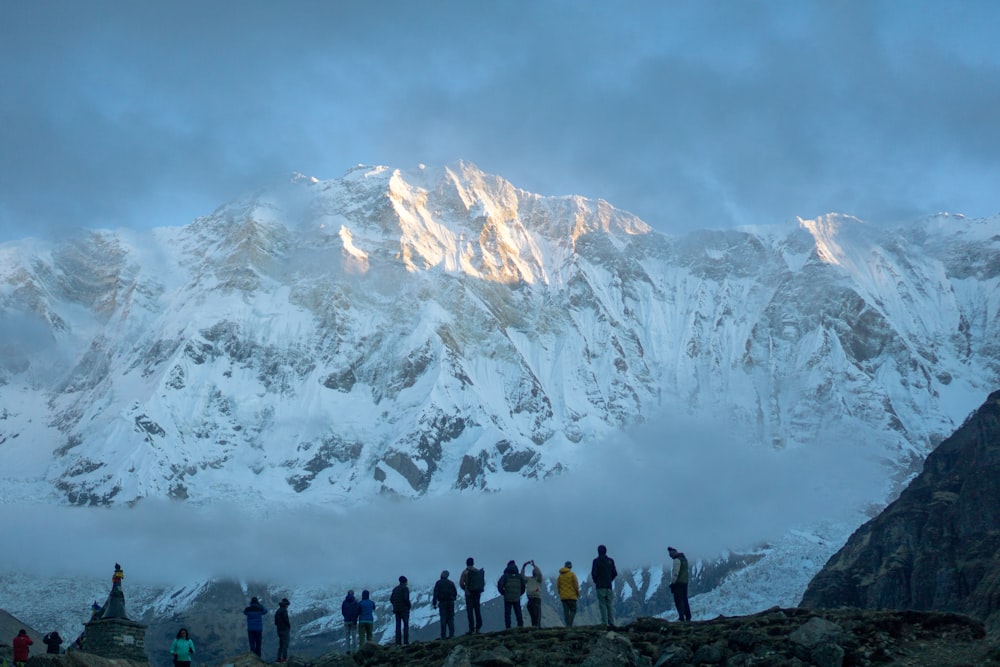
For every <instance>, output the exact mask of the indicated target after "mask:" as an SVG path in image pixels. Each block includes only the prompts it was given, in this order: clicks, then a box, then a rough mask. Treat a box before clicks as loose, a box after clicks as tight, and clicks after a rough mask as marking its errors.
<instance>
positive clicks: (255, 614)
mask: <svg viewBox="0 0 1000 667" xmlns="http://www.w3.org/2000/svg"><path fill="white" fill-rule="evenodd" d="M266 613H267V608H266V607H265V606H264V605H262V604H261V603H260V600H258V599H257V598H256V597H252V598H250V604H249V605H248V606H247V607H245V608H244V609H243V615H244V616H246V617H247V640H248V641H249V642H250V651H251V652H252V653H253V654H254V655H256V656H257V657H258V658H259V657H260V651H261V644H262V641H263V637H264V615H265V614H266Z"/></svg>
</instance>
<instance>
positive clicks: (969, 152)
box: [0, 0, 1000, 242]
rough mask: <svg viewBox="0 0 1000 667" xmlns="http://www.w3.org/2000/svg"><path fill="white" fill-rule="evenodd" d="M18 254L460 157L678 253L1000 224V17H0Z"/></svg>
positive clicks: (577, 8) (759, 11)
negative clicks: (793, 228) (825, 222)
mask: <svg viewBox="0 0 1000 667" xmlns="http://www.w3.org/2000/svg"><path fill="white" fill-rule="evenodd" d="M0 25H2V26H3V36H2V39H0V242H3V241H5V240H10V239H14V238H19V237H22V236H26V235H44V234H48V233H53V232H57V231H59V230H62V229H65V228H67V227H76V226H85V227H117V226H127V227H135V228H142V227H149V226H156V225H179V224H186V223H187V222H189V221H190V220H192V219H193V218H194V217H196V216H198V215H202V214H205V213H208V212H210V211H211V210H212V209H214V208H215V207H216V206H217V205H219V204H221V203H223V202H226V201H228V200H229V199H231V198H233V197H235V196H237V195H239V194H241V193H243V192H245V191H247V190H249V189H253V188H256V187H258V186H261V185H269V184H272V183H274V182H277V181H280V180H284V179H286V178H287V177H288V175H289V174H290V173H291V172H293V171H301V172H304V173H306V174H309V175H312V176H316V177H318V178H335V177H338V176H340V175H341V174H342V173H343V172H344V171H345V170H346V169H347V168H349V167H351V166H353V165H355V164H358V163H364V164H386V165H390V166H393V167H400V168H403V169H409V168H413V167H415V166H416V165H417V164H419V163H426V164H429V165H445V164H448V163H451V162H453V161H456V160H459V159H464V160H467V161H471V162H473V163H475V164H477V165H478V166H479V167H481V168H482V169H484V170H486V171H489V172H492V173H497V174H500V175H502V176H504V177H506V178H507V179H508V180H510V181H512V182H513V183H514V184H515V185H517V186H519V187H522V188H524V189H526V190H530V191H532V192H537V193H540V194H551V195H559V194H570V193H573V194H582V195H585V196H589V197H600V198H604V199H606V200H608V201H610V202H611V203H612V204H614V205H615V206H617V207H619V208H623V209H626V210H629V211H632V212H633V213H636V214H638V215H639V216H640V217H642V218H643V219H645V220H646V221H648V222H649V223H650V224H652V225H653V226H654V227H656V228H658V229H660V230H662V231H666V232H680V231H683V230H686V229H690V228H694V227H728V226H732V225H738V224H756V223H768V222H777V221H782V220H786V219H788V218H790V217H792V216H796V215H800V216H803V217H810V216H815V215H818V214H821V213H825V212H830V211H838V212H844V213H851V214H854V215H857V216H859V217H862V218H864V219H866V220H871V221H873V222H878V221H893V220H899V219H906V218H909V217H915V216H920V215H923V214H926V213H932V212H937V211H941V210H948V211H952V212H962V213H966V214H967V215H973V216H984V215H992V214H995V213H997V212H1000V195H998V193H997V190H996V187H995V184H996V183H998V182H1000V122H998V121H997V119H998V118H1000V49H996V48H995V46H994V42H995V34H994V32H993V31H994V29H995V26H997V25H1000V3H996V2H993V1H992V0H984V1H982V2H975V1H971V0H969V1H965V2H953V1H952V0H940V1H925V0H888V1H884V2H879V1H876V0H839V1H833V0H831V1H824V2H810V1H808V0H792V1H789V2H781V1H768V2H754V1H749V0H748V1H737V0H729V1H726V2H718V1H713V0H690V1H686V0H655V1H648V2H645V1H642V0H634V1H630V2H627V3H610V2H602V3H597V2H579V1H577V0H504V1H501V2H469V1H468V0H458V1H451V0H436V1H435V2H426V3H421V2H413V1H412V0H380V1H379V2H335V1H323V2H318V1H317V2H310V1H308V0H306V1H301V2H264V1H258V2H253V1H249V0H248V1H243V0H241V1H239V2H237V1H235V0H213V2H201V1H194V0H173V1H171V2H160V3H149V2H143V3H136V2H131V1H127V0H121V1H118V0H95V1H93V2H77V1H76V0H65V1H63V0H45V1H42V2H3V3H0Z"/></svg>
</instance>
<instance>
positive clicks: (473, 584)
mask: <svg viewBox="0 0 1000 667" xmlns="http://www.w3.org/2000/svg"><path fill="white" fill-rule="evenodd" d="M465 587H466V589H467V590H468V591H469V592H470V593H482V592H483V591H485V590H486V572H485V571H483V570H481V569H473V570H471V571H470V572H469V576H468V578H467V579H466V580H465Z"/></svg>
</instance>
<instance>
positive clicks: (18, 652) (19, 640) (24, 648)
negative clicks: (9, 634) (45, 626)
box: [11, 628, 35, 667]
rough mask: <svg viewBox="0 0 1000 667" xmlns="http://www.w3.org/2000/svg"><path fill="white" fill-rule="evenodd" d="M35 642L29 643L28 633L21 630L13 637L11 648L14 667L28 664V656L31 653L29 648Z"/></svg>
mask: <svg viewBox="0 0 1000 667" xmlns="http://www.w3.org/2000/svg"><path fill="white" fill-rule="evenodd" d="M34 643H35V642H33V641H31V637H29V636H28V631H27V630H25V629H24V628H22V629H21V630H20V631H19V632H18V633H17V636H16V637H14V641H13V642H12V643H11V646H13V647H14V665H16V667H24V664H25V663H26V662H28V654H29V653H30V652H31V649H30V648H29V647H30V646H31V645H32V644H34Z"/></svg>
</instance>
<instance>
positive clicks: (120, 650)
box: [80, 563, 149, 662]
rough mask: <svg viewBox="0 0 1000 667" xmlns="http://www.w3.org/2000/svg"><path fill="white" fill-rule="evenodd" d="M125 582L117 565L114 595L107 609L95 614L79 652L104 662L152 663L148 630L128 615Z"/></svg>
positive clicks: (109, 596) (106, 606) (107, 604)
mask: <svg viewBox="0 0 1000 667" xmlns="http://www.w3.org/2000/svg"><path fill="white" fill-rule="evenodd" d="M124 578H125V573H124V571H122V568H121V565H119V564H118V563H115V573H114V575H113V576H112V577H111V593H110V594H109V595H108V600H107V602H105V603H104V606H103V607H101V608H100V609H96V610H94V613H93V614H92V615H91V617H90V621H88V622H87V623H85V624H84V631H83V636H82V637H81V638H80V650H81V651H84V652H86V653H93V654H94V655H99V656H101V657H102V658H124V659H125V660H132V661H135V662H149V658H148V657H147V656H146V626H145V625H143V624H142V623H137V622H135V621H133V620H131V619H130V618H129V617H128V614H126V613H125V592H124V591H123V590H122V579H124Z"/></svg>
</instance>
